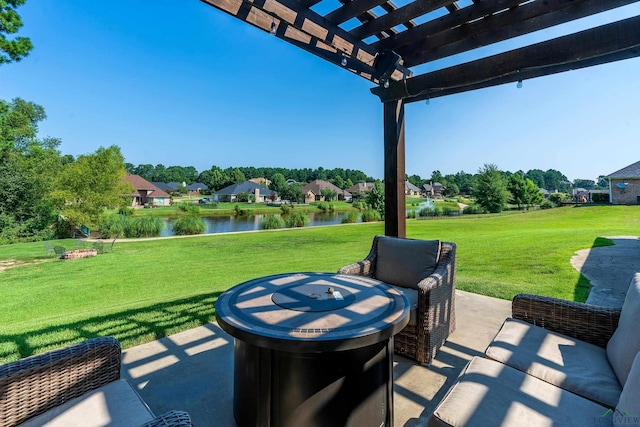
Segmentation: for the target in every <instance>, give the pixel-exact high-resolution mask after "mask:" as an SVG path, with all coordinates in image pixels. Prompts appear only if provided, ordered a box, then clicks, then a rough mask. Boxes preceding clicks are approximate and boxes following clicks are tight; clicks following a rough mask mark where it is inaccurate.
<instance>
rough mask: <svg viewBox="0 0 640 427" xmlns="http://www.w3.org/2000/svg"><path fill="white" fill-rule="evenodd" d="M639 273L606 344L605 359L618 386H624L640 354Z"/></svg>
mask: <svg viewBox="0 0 640 427" xmlns="http://www.w3.org/2000/svg"><path fill="white" fill-rule="evenodd" d="M638 324H640V273H636V274H635V275H634V276H633V279H631V283H630V284H629V290H628V291H627V296H626V297H625V299H624V303H623V304H622V312H621V313H620V321H619V322H618V328H617V329H616V331H615V332H614V333H613V336H612V337H611V339H610V340H609V342H608V343H607V357H609V363H611V366H612V367H613V370H614V371H615V373H616V375H617V376H618V380H619V381H620V384H622V385H623V386H624V384H625V382H626V381H627V376H628V375H629V371H630V370H631V364H632V363H633V359H634V358H635V357H636V354H638V352H640V334H639V333H638Z"/></svg>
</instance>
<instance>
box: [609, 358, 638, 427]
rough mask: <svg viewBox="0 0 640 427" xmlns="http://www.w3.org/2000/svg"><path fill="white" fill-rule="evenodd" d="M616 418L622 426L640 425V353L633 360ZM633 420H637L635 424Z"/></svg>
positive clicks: (617, 407)
mask: <svg viewBox="0 0 640 427" xmlns="http://www.w3.org/2000/svg"><path fill="white" fill-rule="evenodd" d="M614 418H618V420H617V421H618V424H619V425H621V426H624V425H626V426H633V425H640V421H638V420H640V353H638V354H637V355H636V358H635V359H634V360H633V365H631V370H630V371H629V376H628V377H627V383H626V384H625V385H624V388H623V389H622V394H621V395H620V401H619V402H618V405H617V406H616V413H615V415H614ZM614 421H616V420H614ZM632 421H635V424H633V423H632Z"/></svg>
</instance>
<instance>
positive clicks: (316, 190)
mask: <svg viewBox="0 0 640 427" xmlns="http://www.w3.org/2000/svg"><path fill="white" fill-rule="evenodd" d="M325 188H329V189H331V190H333V191H335V192H336V193H337V194H344V195H345V196H350V195H351V193H349V192H348V191H347V190H343V189H342V188H340V187H338V186H336V185H333V184H332V183H330V182H327V181H323V180H321V179H316V180H314V181H311V182H310V183H308V184H307V185H305V186H304V187H302V192H303V193H308V192H309V191H311V192H312V193H313V194H315V195H318V196H319V195H320V192H321V191H322V190H323V189H325Z"/></svg>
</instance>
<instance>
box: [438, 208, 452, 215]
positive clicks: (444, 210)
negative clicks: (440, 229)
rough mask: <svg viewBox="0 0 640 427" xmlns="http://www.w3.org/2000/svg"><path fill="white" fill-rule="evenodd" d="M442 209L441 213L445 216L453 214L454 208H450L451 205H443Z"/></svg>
mask: <svg viewBox="0 0 640 427" xmlns="http://www.w3.org/2000/svg"><path fill="white" fill-rule="evenodd" d="M441 210H442V213H441V215H443V216H449V215H451V211H452V210H453V209H451V208H450V207H448V206H443V207H442V208H441Z"/></svg>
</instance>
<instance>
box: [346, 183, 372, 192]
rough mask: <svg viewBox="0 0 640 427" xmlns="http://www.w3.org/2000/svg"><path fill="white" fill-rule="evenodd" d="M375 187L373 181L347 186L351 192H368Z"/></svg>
mask: <svg viewBox="0 0 640 427" xmlns="http://www.w3.org/2000/svg"><path fill="white" fill-rule="evenodd" d="M372 188H373V182H359V183H357V184H355V185H352V186H351V187H349V188H347V191H349V192H351V193H368V192H369V191H371V189H372Z"/></svg>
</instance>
